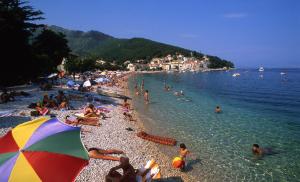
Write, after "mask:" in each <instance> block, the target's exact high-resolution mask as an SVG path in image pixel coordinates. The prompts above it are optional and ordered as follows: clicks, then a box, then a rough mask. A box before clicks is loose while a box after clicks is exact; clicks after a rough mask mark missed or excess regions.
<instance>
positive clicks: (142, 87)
mask: <svg viewBox="0 0 300 182" xmlns="http://www.w3.org/2000/svg"><path fill="white" fill-rule="evenodd" d="M144 86H145V81H144V79H142V84H141V91H142V92H143V91H144Z"/></svg>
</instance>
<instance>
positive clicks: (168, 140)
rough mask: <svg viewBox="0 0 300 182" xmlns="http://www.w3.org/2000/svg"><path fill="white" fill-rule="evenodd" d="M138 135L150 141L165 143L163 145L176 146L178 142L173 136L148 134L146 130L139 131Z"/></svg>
mask: <svg viewBox="0 0 300 182" xmlns="http://www.w3.org/2000/svg"><path fill="white" fill-rule="evenodd" d="M137 136H138V137H140V138H142V139H144V140H148V141H151V142H155V143H159V144H163V145H171V146H174V145H176V143H177V141H176V140H175V139H173V138H167V137H161V136H156V135H150V134H148V133H146V132H144V131H141V132H139V133H137Z"/></svg>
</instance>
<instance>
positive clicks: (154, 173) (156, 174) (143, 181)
mask: <svg viewBox="0 0 300 182" xmlns="http://www.w3.org/2000/svg"><path fill="white" fill-rule="evenodd" d="M150 168H151V169H150ZM147 169H150V170H149V172H148V173H147V174H146V175H145V176H141V175H142V174H143V173H144V172H145V171H146V170H147ZM138 171H139V172H138V173H137V176H136V180H137V182H151V181H152V180H153V179H160V178H161V174H160V169H159V166H158V164H157V163H156V162H155V161H154V160H153V159H152V160H150V161H148V162H147V164H146V165H145V167H142V168H140V169H139V170H138Z"/></svg>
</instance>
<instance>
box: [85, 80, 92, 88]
mask: <svg viewBox="0 0 300 182" xmlns="http://www.w3.org/2000/svg"><path fill="white" fill-rule="evenodd" d="M90 86H92V84H91V82H90V80H87V81H85V82H84V83H83V87H90Z"/></svg>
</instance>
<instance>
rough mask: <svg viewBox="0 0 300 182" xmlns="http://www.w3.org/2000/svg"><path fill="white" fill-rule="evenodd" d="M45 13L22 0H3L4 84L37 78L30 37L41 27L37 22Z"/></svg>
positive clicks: (1, 72)
mask: <svg viewBox="0 0 300 182" xmlns="http://www.w3.org/2000/svg"><path fill="white" fill-rule="evenodd" d="M41 15H42V12H41V11H36V10H34V9H33V8H32V7H31V6H28V5H27V3H25V2H23V1H20V0H1V1H0V40H1V41H0V47H1V57H2V61H3V62H4V61H5V66H1V67H0V77H1V78H5V79H0V85H13V84H15V83H16V82H24V81H26V80H28V79H31V78H34V77H36V72H34V70H33V68H34V67H33V65H34V64H35V63H36V62H35V61H34V59H33V57H34V55H33V51H32V47H31V45H30V44H29V38H30V36H31V35H32V32H33V31H34V30H35V29H36V28H38V27H40V25H37V24H34V23H33V22H34V21H35V20H40V19H42V17H41Z"/></svg>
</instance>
